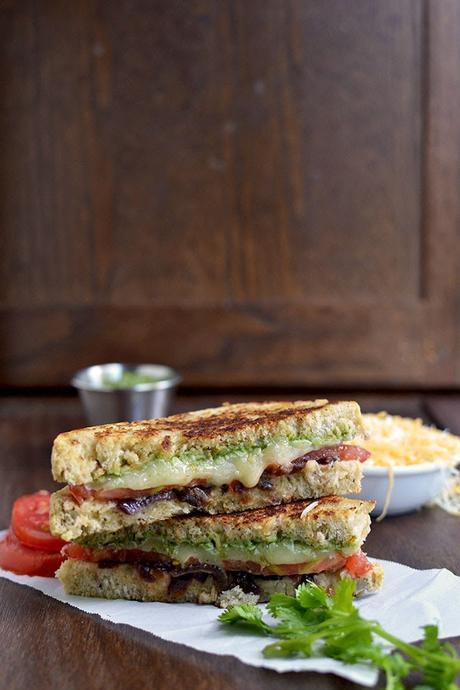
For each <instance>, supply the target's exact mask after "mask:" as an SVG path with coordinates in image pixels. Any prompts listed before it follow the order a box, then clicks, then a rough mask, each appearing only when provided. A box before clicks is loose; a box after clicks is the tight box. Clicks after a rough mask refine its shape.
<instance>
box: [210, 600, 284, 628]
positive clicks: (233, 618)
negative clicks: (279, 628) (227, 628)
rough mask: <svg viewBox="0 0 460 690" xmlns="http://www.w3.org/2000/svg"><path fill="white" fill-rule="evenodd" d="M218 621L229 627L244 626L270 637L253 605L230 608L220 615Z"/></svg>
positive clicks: (260, 612)
mask: <svg viewBox="0 0 460 690" xmlns="http://www.w3.org/2000/svg"><path fill="white" fill-rule="evenodd" d="M219 620H220V621H221V622H222V623H229V624H230V625H244V626H246V627H248V628H253V629H254V630H256V631H257V632H260V633H263V634H266V635H270V634H271V631H272V629H271V627H270V626H269V625H267V624H266V623H265V622H264V621H263V620H262V611H261V609H259V607H258V606H255V604H241V605H240V606H232V607H231V608H229V609H226V610H225V611H224V612H223V613H221V614H220V616H219Z"/></svg>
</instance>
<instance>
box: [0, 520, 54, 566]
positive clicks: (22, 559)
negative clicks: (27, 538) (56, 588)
mask: <svg viewBox="0 0 460 690" xmlns="http://www.w3.org/2000/svg"><path fill="white" fill-rule="evenodd" d="M63 560H64V558H63V556H61V554H60V553H51V552H50V551H44V550H43V549H36V548H30V547H28V546H24V544H21V542H20V541H19V539H18V538H17V537H16V535H15V534H14V532H12V530H11V529H10V530H9V531H8V532H7V534H6V536H4V537H3V539H1V540H0V568H3V569H4V570H11V571H12V572H13V573H16V574H18V575H41V576H42V577H53V575H54V573H55V572H56V570H57V569H58V568H59V566H60V565H61V563H62V561H63Z"/></svg>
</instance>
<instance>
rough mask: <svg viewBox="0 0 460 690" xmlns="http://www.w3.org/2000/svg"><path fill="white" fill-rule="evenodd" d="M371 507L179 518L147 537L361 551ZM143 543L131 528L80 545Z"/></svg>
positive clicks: (304, 507)
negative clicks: (288, 542) (292, 543)
mask: <svg viewBox="0 0 460 690" xmlns="http://www.w3.org/2000/svg"><path fill="white" fill-rule="evenodd" d="M374 505H375V503H374V501H359V500H355V499H349V498H340V497H339V496H327V497H324V498H320V499H317V500H315V501H297V502H294V503H288V504H286V505H280V506H269V507H266V508H260V509H257V510H246V511H244V512H242V513H231V514H226V515H217V516H214V515H212V516H211V515H209V516H208V515H189V516H180V517H174V518H171V519H169V520H163V521H161V522H156V523H154V524H153V525H151V526H149V527H148V535H147V537H148V540H151V539H156V540H157V541H158V540H165V541H166V542H168V543H173V544H190V545H193V544H196V545H199V544H202V543H203V542H209V541H212V542H214V543H221V542H225V543H230V542H235V541H237V542H241V541H242V542H245V541H249V542H268V543H272V542H275V541H277V540H279V539H284V540H291V541H298V542H302V543H305V544H306V545H308V546H309V547H311V548H313V549H318V550H322V549H325V548H329V547H330V546H331V545H334V546H335V545H338V544H340V545H344V544H347V545H348V546H350V547H353V546H355V547H356V548H359V546H361V544H362V543H363V542H364V540H365V538H366V536H367V535H368V533H369V530H370V517H369V513H370V511H371V510H372V509H373V507H374ZM145 537H146V529H145V528H140V529H138V528H136V527H129V528H123V529H122V530H120V531H119V532H107V533H101V532H99V533H98V534H97V535H94V537H88V538H86V539H82V540H80V541H81V543H82V544H84V545H86V546H89V547H93V548H109V549H111V548H115V549H117V548H136V547H137V548H142V544H143V540H144V539H145ZM121 545H122V546H121Z"/></svg>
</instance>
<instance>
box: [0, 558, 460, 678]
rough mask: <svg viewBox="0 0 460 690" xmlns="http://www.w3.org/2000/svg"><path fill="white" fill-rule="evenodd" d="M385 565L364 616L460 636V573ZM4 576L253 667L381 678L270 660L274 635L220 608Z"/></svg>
mask: <svg viewBox="0 0 460 690" xmlns="http://www.w3.org/2000/svg"><path fill="white" fill-rule="evenodd" d="M379 562H380V563H382V565H383V566H384V568H385V582H384V585H383V588H382V590H381V591H380V592H379V593H378V594H375V595H372V596H369V597H366V598H364V599H362V600H357V604H358V606H359V607H360V609H361V611H362V614H363V616H365V617H366V618H373V619H376V620H378V621H379V622H380V623H381V624H382V625H383V627H384V628H386V629H387V630H388V631H389V632H392V633H394V634H395V635H397V636H398V637H400V638H402V639H404V640H406V641H407V642H414V641H415V640H419V639H421V638H422V636H423V633H422V630H421V626H423V625H426V624H428V623H437V624H438V625H439V632H440V637H454V636H456V635H460V577H457V576H456V575H453V573H451V572H450V571H448V570H414V569H413V568H409V567H408V566H405V565H401V564H399V563H392V562H390V561H379ZM0 577H4V578H6V579H8V580H11V581H12V582H16V583H18V584H20V585H26V586H28V587H32V588H34V589H37V590H39V591H40V592H43V593H44V594H46V595H47V596H50V597H53V598H54V599H57V600H58V601H61V602H63V603H65V604H69V605H70V606H74V607H76V608H78V609H80V610H81V611H85V612H86V613H93V614H97V615H98V616H101V618H103V619H104V620H107V621H111V622H112V623H125V624H126V625H131V626H133V627H135V628H140V629H141V630H145V631H147V632H149V633H152V634H153V635H156V636H157V637H160V638H161V639H163V640H168V641H170V642H178V643H180V644H184V645H186V646H187V647H192V648H193V649H198V650H200V651H204V652H209V653H211V654H230V655H232V656H235V657H236V658H237V659H239V660H240V661H242V662H244V663H245V664H249V665H250V666H261V667H264V668H270V669H273V670H274V671H278V672H284V671H318V672H320V673H335V674H336V675H339V676H342V677H343V678H348V679H349V680H352V681H354V682H356V683H359V684H361V685H366V686H368V687H370V686H372V685H375V684H376V682H377V677H378V674H377V673H376V671H375V670H373V669H372V668H369V667H367V666H364V665H355V666H346V665H344V664H342V663H341V662H338V661H334V660H333V659H327V658H319V659H318V658H315V659H264V657H263V656H262V649H263V647H264V646H265V645H266V644H268V642H269V640H268V639H267V638H263V637H257V636H255V635H252V634H248V633H246V632H245V633H243V634H241V633H238V632H237V631H236V630H235V629H232V628H229V627H226V626H223V625H221V624H220V623H219V622H218V620H217V617H218V615H219V613H220V612H221V611H220V609H217V608H215V607H214V606H196V605H194V604H161V603H146V602H137V601H122V600H117V601H108V600H106V599H90V598H86V597H74V596H69V595H67V594H65V593H64V591H63V589H62V587H61V585H60V583H59V581H58V580H56V579H52V578H44V577H28V576H26V575H15V574H14V573H9V572H7V571H5V570H1V569H0Z"/></svg>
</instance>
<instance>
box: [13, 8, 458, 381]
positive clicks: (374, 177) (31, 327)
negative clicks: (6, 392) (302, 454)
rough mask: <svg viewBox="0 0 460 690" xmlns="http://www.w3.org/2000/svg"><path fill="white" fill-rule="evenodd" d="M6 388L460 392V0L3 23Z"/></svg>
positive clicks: (62, 14) (57, 16) (55, 15)
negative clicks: (169, 371) (129, 374)
mask: <svg viewBox="0 0 460 690" xmlns="http://www.w3.org/2000/svg"><path fill="white" fill-rule="evenodd" d="M0 68H1V70H2V80H1V81H2V89H3V94H2V98H1V106H0V113H1V123H0V124H1V126H0V146H1V151H2V155H1V156H0V221H1V228H2V230H1V247H0V296H1V300H0V385H3V386H12V387H18V386H19V387H20V386H40V387H46V386H60V385H65V384H66V383H67V382H68V380H69V378H70V376H71V374H72V372H73V371H74V370H75V369H77V368H79V367H80V366H84V365H86V364H89V363H93V362H97V361H113V360H119V359H121V360H127V361H138V360H141V361H164V362H166V363H169V364H172V365H173V366H176V367H177V368H178V369H180V370H181V371H182V372H183V373H184V375H185V382H186V384H188V385H190V386H210V385H216V386H227V387H228V386H256V385H265V386H271V385H277V386H318V387H319V386H325V387H331V386H343V387H347V386H354V387H361V388H365V387H370V386H379V387H381V388H392V387H398V388H417V389H425V388H426V389H430V388H446V389H449V388H450V389H455V388H458V387H459V385H460V337H459V333H460V287H459V278H458V276H459V273H460V252H459V242H458V239H459V222H460V202H459V198H460V193H459V190H460V3H459V2H457V0H443V2H442V3H441V2H436V1H435V0H431V1H429V0H405V1H404V2H401V1H400V0H385V2H373V1H372V0H347V2H343V1H342V0H281V1H280V0H251V2H247V1H246V2H245V1H243V0H189V1H188V2H183V1H181V0H119V1H118V2H116V3H110V2H103V1H101V2H98V1H97V0H78V1H76V2H71V3H69V2H67V1H66V0H20V1H19V0H17V1H16V0H7V1H4V2H2V3H1V4H0Z"/></svg>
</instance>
